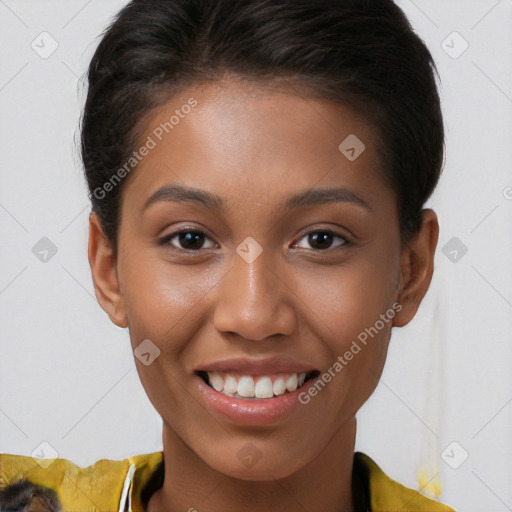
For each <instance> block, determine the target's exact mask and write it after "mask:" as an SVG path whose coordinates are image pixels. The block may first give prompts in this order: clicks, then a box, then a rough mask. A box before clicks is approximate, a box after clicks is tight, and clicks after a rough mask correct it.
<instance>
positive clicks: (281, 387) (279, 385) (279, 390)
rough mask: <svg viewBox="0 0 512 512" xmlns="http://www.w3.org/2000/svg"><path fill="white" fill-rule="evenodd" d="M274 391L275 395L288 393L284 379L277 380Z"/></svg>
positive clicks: (273, 387)
mask: <svg viewBox="0 0 512 512" xmlns="http://www.w3.org/2000/svg"><path fill="white" fill-rule="evenodd" d="M272 389H273V391H274V395H276V396H278V395H284V392H285V391H286V384H285V383H284V379H277V380H276V381H275V382H274V385H273V386H272Z"/></svg>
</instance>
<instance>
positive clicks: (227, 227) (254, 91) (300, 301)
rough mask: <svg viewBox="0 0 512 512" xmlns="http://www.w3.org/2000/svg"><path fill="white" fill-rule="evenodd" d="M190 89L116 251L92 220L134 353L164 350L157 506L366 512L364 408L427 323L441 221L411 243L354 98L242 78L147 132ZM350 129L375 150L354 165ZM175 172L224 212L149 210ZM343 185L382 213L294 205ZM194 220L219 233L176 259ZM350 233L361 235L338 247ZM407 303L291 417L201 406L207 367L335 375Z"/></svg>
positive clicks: (131, 200) (110, 295)
mask: <svg viewBox="0 0 512 512" xmlns="http://www.w3.org/2000/svg"><path fill="white" fill-rule="evenodd" d="M190 97H194V98H195V99H196V100H197V101H198V106H197V107H195V108H194V109H193V110H192V112H191V113H190V114H188V115H187V116H186V117H185V119H182V120H181V121H180V124H179V125H177V126H176V127H175V128H174V129H173V131H172V132H171V133H170V134H169V135H167V136H166V137H165V138H164V140H163V141H162V142H161V143H159V144H158V145H157V147H156V148H154V149H152V150H151V151H150V153H149V155H148V156H146V157H145V158H144V160H143V161H142V162H141V163H140V165H139V166H138V167H137V169H136V171H134V172H133V174H132V175H131V176H130V178H129V181H128V182H127V183H126V188H125V189H124V190H123V196H122V197H123V199H122V209H121V224H120V230H119V238H118V241H119V253H118V255H117V257H114V255H113V253H112V250H111V246H110V244H109V243H108V240H107V239H106V237H105V236H104V234H103V232H102V229H101V225H100V222H99V219H98V217H97V215H96V214H95V213H92V214H91V216H90V238H89V262H90V265H91V269H92V274H93V279H94V284H95V291H96V296H97V298H98V301H99V302H100V304H101V306H102V308H103V309H104V310H105V311H106V312H107V313H108V315H109V317H110V319H111V320H112V322H113V323H115V324H116V325H117V326H119V327H129V331H130V338H131V343H132V348H133V349H135V348H136V347H137V346H138V345H139V344H140V343H141V342H142V341H143V340H144V339H146V338H149V339H150V340H152V342H153V343H154V344H155V345H157V346H158V347H159V349H160V350H161V354H160V356H159V357H158V358H157V359H156V360H155V361H154V362H153V363H152V364H151V365H149V366H145V365H143V364H142V363H141V362H140V361H139V360H138V359H136V364H137V369H138V372H139V375H140V378H141V381H142V384H143V386H144V388H145V390H146V392H147V394H148V396H149V399H150V400H151V402H152V403H153V405H154V407H155V408H156V410H157V411H158V413H159V414H160V415H161V416H162V418H163V422H164V430H163V448H164V460H165V481H164V484H163V487H162V488H161V489H160V490H159V491H157V492H156V493H155V494H154V495H153V497H152V498H151V500H150V503H149V509H148V510H149V512H158V511H163V510H165V511H167V512H178V511H185V510H188V509H189V508H191V507H195V508H196V509H197V510H199V511H200V512H220V511H222V512H239V511H240V510H244V511H245V512H253V511H258V512H260V511H263V510H265V511H267V512H284V511H291V510H305V511H311V512H313V511H314V512H320V511H322V512H340V511H342V510H343V511H345V512H352V511H354V510H355V505H354V496H353V493H352V489H351V482H352V462H353V453H354V444H355V434H356V419H355V414H356V412H357V411H358V409H359V408H360V407H361V406H362V405H363V404H364V402H365V401H366V400H367V399H368V397H369V396H370V395H371V394H372V393H373V391H374V389H375V387H376V385H377V383H378V380H379V378H380V375H381V373H382V369H383V366H384V362H385V359H386V354H387V348H388V343H389V339H390V334H391V326H392V325H393V326H398V327H400V326H403V325H405V324H407V323H408V322H409V321H410V320H411V319H412V318H413V317H414V315H415V313H416V311H417V309H418V306H419V304H420V302H421V300H422V299H423V296H424V295H425V293H426V291H427V289H428V287H429V284H430V280H431V277H432V273H433V258H434V252H435V248H436V244H437V238H438V229H439V228H438V223H437V217H436V214H435V213H434V212H433V211H432V210H423V225H422V228H421V231H420V232H419V233H418V236H417V237H416V238H415V239H414V241H412V242H410V243H409V244H407V245H403V244H401V239H400V232H399V222H398V220H399V219H398V214H397V201H396V196H395V193H394V191H393V190H391V189H390V188H389V187H387V186H386V185H385V184H384V183H383V182H382V180H381V178H380V177H379V175H378V173H377V172H376V169H378V167H379V159H378V156H377V152H376V138H375V132H374V131H373V130H372V128H371V127H370V126H369V125H368V124H366V123H365V122H364V121H363V119H362V118H361V117H360V116H358V115H357V114H356V113H355V112H354V111H353V110H352V109H350V108H349V107H346V106H341V105H338V104H334V103H332V102H329V101H324V100H319V99H312V98H308V99H307V100H305V99H304V98H303V97H301V96H299V95H296V94H294V93H293V91H289V92H288V93H286V92H284V91H276V90H271V89H270V88H268V87H264V86H262V85H261V84H260V85H259V86H254V87H249V86H248V85H247V84H244V83H241V82H237V81H234V80H232V81H224V82H223V83H221V84H214V85H210V86H202V87H200V86H197V87H195V88H190V89H188V90H187V91H185V92H184V93H182V94H179V95H177V96H175V97H174V98H173V99H172V100H171V101H170V102H169V103H168V104H167V105H165V106H164V107H161V108H158V109H156V110H155V111H154V112H153V113H152V114H151V116H150V118H149V120H148V123H147V125H146V133H145V134H144V135H143V136H142V137H141V140H142V141H144V140H145V139H146V137H147V136H148V135H151V132H152V130H153V129H154V128H155V127H156V126H158V125H159V124H160V123H161V122H164V121H165V120H168V119H169V117H170V115H171V114H172V111H174V110H175V109H176V108H180V106H182V105H183V104H185V103H186V102H187V100H188V98H190ZM351 133H354V134H356V135H357V136H358V137H359V139H361V140H362V141H363V142H364V143H365V145H366V150H365V151H364V152H363V153H362V154H361V156H359V158H357V159H356V160H355V161H353V162H350V161H349V160H348V159H347V158H345V156H344V155H342V154H341V153H340V151H339V150H338V145H339V144H340V142H341V141H342V140H344V139H345V138H346V137H347V136H348V135H349V134H351ZM172 182H174V183H180V184H185V185H188V186H190V187H196V188H200V189H203V190H207V191H210V192H214V193H216V194H218V195H219V196H221V197H222V198H223V199H224V201H225V202H226V203H227V205H226V211H225V212H224V213H221V212H212V211H210V210H208V209H207V208H206V207H205V206H203V205H201V204H199V203H192V202H180V203H176V202H159V203H155V204H153V205H151V206H150V207H149V208H148V209H147V210H146V211H145V212H144V213H142V207H143V205H144V203H145V201H146V200H147V199H148V198H149V197H150V196H151V195H152V193H153V192H154V191H155V190H157V189H158V188H159V187H161V186H163V185H165V184H169V183H172ZM332 187H345V188H348V189H350V190H351V191H353V192H354V193H356V194H357V195H358V196H360V197H361V198H363V199H364V200H365V201H366V202H367V203H368V204H369V205H370V207H371V211H369V210H366V209H365V208H363V207H362V206H360V205H357V204H354V203H327V204H322V205H314V206H308V207H298V208H296V209H295V210H291V211H283V210H282V205H283V203H284V200H285V198H287V197H288V196H290V195H293V194H295V193H297V192H300V191H305V190H309V189H312V188H332ZM189 227H192V228H194V229H196V230H200V231H202V232H204V233H205V234H206V238H205V239H204V242H201V240H199V242H195V245H193V246H192V247H194V248H197V250H198V251H200V252H199V253H198V254H192V253H190V254H185V255H180V254H178V253H177V252H174V251H173V250H172V247H181V248H183V249H185V248H187V247H190V246H187V245H186V244H180V242H179V239H178V238H177V237H176V238H174V239H173V241H172V243H171V242H169V244H168V245H167V247H166V246H158V245H157V242H158V240H159V239H161V238H163V237H164V236H166V235H169V234H171V233H173V232H175V231H177V230H179V229H184V228H189ZM326 229H327V230H333V231H334V232H335V235H333V238H332V239H331V240H332V247H331V248H327V249H322V246H321V245H315V243H314V240H313V241H311V240H309V241H308V237H307V236H306V235H307V234H308V233H310V232H318V231H322V230H326ZM340 235H341V236H344V237H346V238H347V239H348V240H349V241H351V242H353V245H350V244H349V245H340V244H342V242H343V239H342V238H337V237H338V236H340ZM248 236H251V237H253V238H254V239H255V240H256V241H257V242H258V243H259V244H260V245H261V246H262V248H263V252H262V254H261V255H260V256H259V257H258V258H257V259H256V260H255V261H254V262H253V263H251V264H248V263H247V262H246V261H245V260H244V259H242V258H241V257H240V256H239V255H238V254H237V253H236V248H237V246H238V245H239V244H240V243H241V242H242V241H243V240H244V239H245V238H246V237H248ZM296 244H300V247H297V246H296ZM319 247H320V248H319ZM201 251H202V252H201ZM397 302H398V303H400V304H401V305H402V309H401V311H400V312H398V313H397V314H396V316H395V317H394V318H393V320H392V321H390V322H389V323H387V324H386V325H385V327H384V328H383V329H382V330H381V331H380V332H379V334H378V335H377V336H375V337H374V338H373V339H371V340H370V341H369V342H368V344H367V346H365V347H364V348H363V349H362V350H361V351H360V352H359V353H358V354H357V355H356V356H354V358H353V359H352V360H351V361H350V362H349V364H347V365H346V366H345V367H344V368H343V370H342V371H341V372H339V373H338V374H337V375H336V377H335V378H334V379H333V380H332V381H331V382H330V383H329V384H328V385H327V386H326V387H325V389H323V390H322V391H321V392H320V393H318V395H317V396H316V397H314V398H312V399H311V401H310V403H309V404H307V405H301V406H300V407H298V408H297V409H296V410H294V411H293V412H292V413H291V414H290V415H289V416H287V417H286V418H285V419H284V420H282V421H281V422H276V423H275V424H272V425H270V426H263V427H257V428H256V427H247V426H240V425H237V424H234V423H233V422H229V421H228V420H226V419H224V418H223V417H220V416H218V415H215V414H212V413H211V412H209V411H207V410H205V408H204V407H203V405H202V404H201V402H200V399H199V395H198V392H197V389H196V387H195V386H194V384H193V375H194V370H195V369H196V368H198V367H199V366H201V365H202V364H206V363H207V362H208V363H209V362H212V361H218V360H221V359H225V358H229V357H271V356H288V357H292V358H295V359H297V360H299V361H304V362H309V363H311V364H313V365H314V366H315V367H316V368H318V369H319V370H320V371H325V370H327V369H328V368H330V367H331V366H332V365H333V363H334V362H335V361H336V359H337V357H338V355H343V354H344V353H345V352H346V351H347V350H348V348H349V347H350V345H351V343H352V341H353V340H355V339H357V335H358V334H359V333H360V332H362V331H364V329H365V328H367V327H370V326H373V325H374V324H375V322H376V321H377V320H378V319H379V315H381V314H383V313H385V312H386V311H387V310H388V309H390V308H391V307H392V305H393V304H394V303H397ZM248 442H252V443H253V444H254V445H256V447H257V449H258V450H259V451H260V453H261V455H262V456H261V459H260V460H259V461H258V462H257V463H256V464H255V465H254V466H252V467H251V468H248V467H246V466H245V465H244V464H243V463H242V461H241V460H240V459H239V457H238V456H237V453H238V452H239V450H240V449H242V448H243V447H244V446H245V445H246V444H247V443H248Z"/></svg>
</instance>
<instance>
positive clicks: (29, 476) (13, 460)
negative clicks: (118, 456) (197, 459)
mask: <svg viewBox="0 0 512 512" xmlns="http://www.w3.org/2000/svg"><path fill="white" fill-rule="evenodd" d="M162 460H163V453H162V452H154V453H149V454H144V455H134V456H132V457H128V458H126V459H123V460H110V459H101V460H98V461H96V462H95V463H94V464H92V465H90V466H87V467H80V466H77V465H76V464H74V463H73V462H71V461H70V460H67V459H63V458H57V459H36V458H33V457H29V456H24V455H13V454H6V453H2V454H0V491H2V492H3V495H4V496H6V493H5V490H6V489H7V488H10V489H13V486H16V484H18V485H19V483H20V482H22V481H26V482H30V483H31V484H33V485H34V486H38V487H43V488H46V489H48V490H51V491H53V492H54V493H55V494H56V496H57V498H58V500H59V503H60V505H61V506H62V509H63V510H88V511H94V510H124V506H125V505H127V506H128V507H129V508H128V510H134V511H136V510H142V506H141V503H140V493H141V490H142V489H143V488H144V487H145V486H146V484H147V483H148V482H149V481H150V480H151V478H152V477H154V474H155V472H156V470H157V469H158V468H159V466H160V463H161V462H162ZM0 496H2V494H0ZM121 505H122V506H123V508H120V506H121ZM132 506H133V508H132ZM0 509H1V507H0Z"/></svg>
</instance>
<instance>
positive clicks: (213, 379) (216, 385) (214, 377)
mask: <svg viewBox="0 0 512 512" xmlns="http://www.w3.org/2000/svg"><path fill="white" fill-rule="evenodd" d="M209 379H210V384H211V385H212V387H213V389H215V391H222V390H223V389H224V379H223V378H222V376H221V375H220V374H218V373H211V374H210V376H209Z"/></svg>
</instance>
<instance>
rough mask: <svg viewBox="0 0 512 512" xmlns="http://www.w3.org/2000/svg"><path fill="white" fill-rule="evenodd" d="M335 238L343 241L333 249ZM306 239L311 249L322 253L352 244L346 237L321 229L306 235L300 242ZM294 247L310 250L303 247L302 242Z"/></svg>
mask: <svg viewBox="0 0 512 512" xmlns="http://www.w3.org/2000/svg"><path fill="white" fill-rule="evenodd" d="M333 238H338V239H340V240H341V242H340V243H338V244H337V245H336V246H334V247H332V244H333ZM303 239H306V243H308V244H310V247H312V248H313V249H318V250H321V251H325V250H326V249H336V248H337V247H340V246H347V245H350V244H351V242H350V240H348V239H347V238H346V237H345V236H343V235H340V234H338V233H335V232H334V231H330V230H328V229H321V230H316V231H310V232H309V233H307V234H306V235H304V236H303V237H302V238H301V239H300V240H303ZM294 247H300V248H303V249H309V247H305V246H303V245H302V246H301V245H300V242H298V243H297V244H296V245H294Z"/></svg>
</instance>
